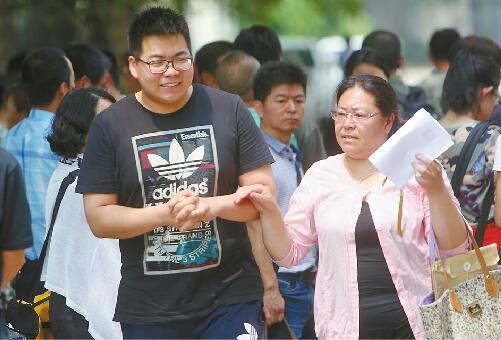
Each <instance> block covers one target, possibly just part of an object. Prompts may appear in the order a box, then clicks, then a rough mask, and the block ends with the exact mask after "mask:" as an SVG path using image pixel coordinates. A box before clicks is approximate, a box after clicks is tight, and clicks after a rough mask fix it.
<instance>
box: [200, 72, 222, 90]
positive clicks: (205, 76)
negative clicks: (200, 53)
mask: <svg viewBox="0 0 501 340" xmlns="http://www.w3.org/2000/svg"><path fill="white" fill-rule="evenodd" d="M200 80H201V81H202V84H204V85H207V86H210V87H212V88H215V89H219V84H218V82H217V80H216V77H214V76H213V75H212V74H210V73H209V72H207V71H203V72H202V73H201V74H200Z"/></svg>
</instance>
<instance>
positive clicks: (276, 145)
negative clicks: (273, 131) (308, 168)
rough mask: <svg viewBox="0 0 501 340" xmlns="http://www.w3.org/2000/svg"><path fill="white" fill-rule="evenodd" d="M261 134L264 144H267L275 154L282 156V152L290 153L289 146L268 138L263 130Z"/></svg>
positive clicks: (270, 137)
mask: <svg viewBox="0 0 501 340" xmlns="http://www.w3.org/2000/svg"><path fill="white" fill-rule="evenodd" d="M261 133H262V135H263V138H264V140H265V142H266V144H268V146H269V147H270V148H272V149H273V150H274V151H275V152H276V153H279V154H282V153H284V152H285V153H290V152H292V150H291V148H290V146H289V145H286V144H284V143H282V142H281V141H279V140H278V139H276V138H274V137H272V136H270V135H269V134H268V133H266V132H264V131H263V130H261Z"/></svg>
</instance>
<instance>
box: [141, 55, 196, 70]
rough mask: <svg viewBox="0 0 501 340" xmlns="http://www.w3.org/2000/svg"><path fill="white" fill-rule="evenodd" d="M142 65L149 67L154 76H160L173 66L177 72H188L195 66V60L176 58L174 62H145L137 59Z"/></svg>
mask: <svg viewBox="0 0 501 340" xmlns="http://www.w3.org/2000/svg"><path fill="white" fill-rule="evenodd" d="M136 60H139V61H140V62H142V63H145V64H146V65H148V67H149V69H150V72H151V73H153V74H160V73H164V72H165V71H167V69H168V68H169V66H171V65H172V68H174V70H176V71H186V70H189V69H190V68H191V65H192V64H193V58H191V57H189V58H176V59H172V60H155V61H144V60H141V59H139V58H136Z"/></svg>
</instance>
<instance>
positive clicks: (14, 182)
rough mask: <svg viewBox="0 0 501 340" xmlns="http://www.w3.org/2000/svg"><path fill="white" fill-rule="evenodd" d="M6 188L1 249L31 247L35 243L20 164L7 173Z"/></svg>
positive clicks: (0, 228) (1, 228)
mask: <svg viewBox="0 0 501 340" xmlns="http://www.w3.org/2000/svg"><path fill="white" fill-rule="evenodd" d="M4 190H5V191H4V194H5V197H4V199H3V202H4V206H3V207H2V209H3V214H4V218H3V219H2V221H1V227H0V230H1V238H0V240H1V244H0V247H1V249H0V250H18V249H25V248H29V247H31V246H32V245H33V237H32V234H31V215H30V208H29V205H28V200H27V198H26V191H25V187H24V180H23V174H22V172H21V168H20V167H19V165H16V167H15V168H14V169H13V170H12V171H11V172H10V173H8V174H7V177H6V179H5V189H4Z"/></svg>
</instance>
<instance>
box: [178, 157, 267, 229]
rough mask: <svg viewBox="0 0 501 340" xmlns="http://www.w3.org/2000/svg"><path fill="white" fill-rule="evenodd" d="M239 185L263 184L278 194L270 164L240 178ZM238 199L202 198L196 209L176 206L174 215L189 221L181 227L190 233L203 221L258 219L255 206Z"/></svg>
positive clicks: (247, 220)
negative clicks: (183, 208) (215, 219)
mask: <svg viewBox="0 0 501 340" xmlns="http://www.w3.org/2000/svg"><path fill="white" fill-rule="evenodd" d="M238 184H239V185H240V186H241V187H243V186H248V185H252V184H261V185H264V186H266V187H267V188H269V189H270V190H271V192H272V193H273V195H275V193H276V190H275V181H274V180H273V173H272V172H271V165H270V164H266V165H263V166H261V167H259V168H257V169H254V170H251V171H248V172H246V173H244V174H243V175H241V176H239V177H238ZM237 197H238V196H237V194H236V193H233V194H230V195H224V196H215V197H207V198H204V197H201V198H200V204H199V206H198V207H197V208H196V209H194V210H191V209H185V210H182V208H179V207H178V206H177V205H176V206H175V207H174V209H173V215H175V216H176V217H177V219H178V220H182V221H189V223H188V224H187V225H182V226H181V227H180V230H181V231H188V230H190V229H193V228H194V227H195V226H198V225H199V223H200V222H201V221H210V220H213V219H214V218H216V217H220V218H223V219H225V220H230V221H236V222H250V221H254V220H256V219H258V218H259V213H258V211H257V210H256V208H255V207H254V205H253V204H252V203H251V202H250V201H249V200H242V201H236V198H237ZM169 203H170V202H169ZM197 222H198V223H197ZM181 224H182V223H181Z"/></svg>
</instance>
